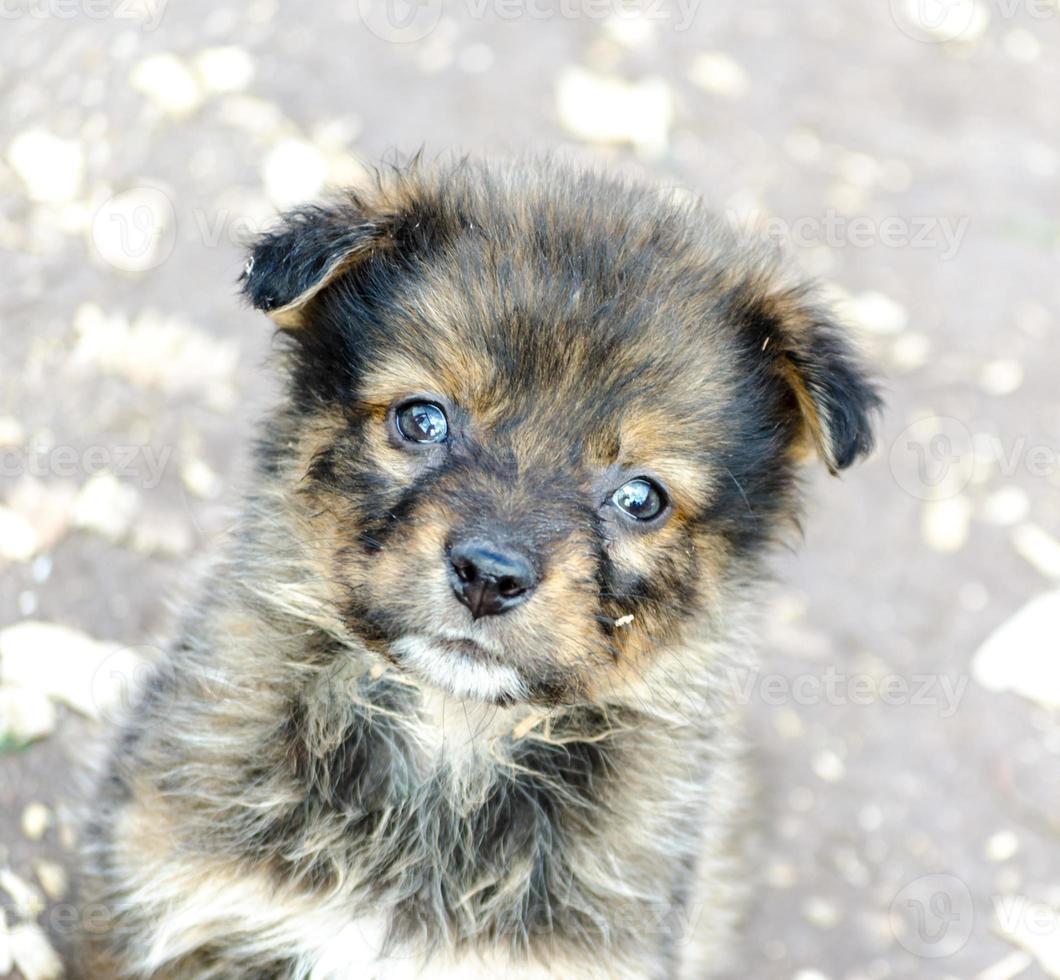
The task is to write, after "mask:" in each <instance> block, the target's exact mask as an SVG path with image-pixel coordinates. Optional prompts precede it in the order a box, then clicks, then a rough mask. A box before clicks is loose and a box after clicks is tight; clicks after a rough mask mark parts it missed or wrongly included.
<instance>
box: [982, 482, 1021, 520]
mask: <svg viewBox="0 0 1060 980" xmlns="http://www.w3.org/2000/svg"><path fill="white" fill-rule="evenodd" d="M1030 510H1031V501H1030V498H1029V497H1028V496H1027V494H1026V493H1025V492H1024V490H1023V489H1022V488H1021V487H1018V486H1015V485H1014V484H1013V485H1011V486H1007V487H1001V488H1000V489H998V490H995V491H994V492H993V493H992V494H990V496H989V497H987V498H986V500H984V501H983V508H982V517H983V520H984V521H987V522H988V523H990V524H994V525H997V526H998V527H1012V526H1013V525H1014V524H1019V522H1020V521H1022V520H1024V519H1025V518H1026V516H1027V515H1028V514H1029V513H1030Z"/></svg>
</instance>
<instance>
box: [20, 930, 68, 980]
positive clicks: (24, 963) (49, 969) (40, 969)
mask: <svg viewBox="0 0 1060 980" xmlns="http://www.w3.org/2000/svg"><path fill="white" fill-rule="evenodd" d="M9 942H10V945H11V958H12V959H13V960H14V962H15V966H16V967H18V969H19V970H20V971H21V973H22V977H23V980H59V977H61V976H62V975H63V964H62V961H61V960H60V959H59V954H58V953H56V952H55V950H54V949H52V945H51V943H50V942H48V937H47V936H46V935H45V934H44V930H43V929H41V927H40V926H38V925H37V924H36V923H34V922H21V923H19V924H18V925H17V926H15V927H14V928H13V929H12V930H11V932H10V934H9Z"/></svg>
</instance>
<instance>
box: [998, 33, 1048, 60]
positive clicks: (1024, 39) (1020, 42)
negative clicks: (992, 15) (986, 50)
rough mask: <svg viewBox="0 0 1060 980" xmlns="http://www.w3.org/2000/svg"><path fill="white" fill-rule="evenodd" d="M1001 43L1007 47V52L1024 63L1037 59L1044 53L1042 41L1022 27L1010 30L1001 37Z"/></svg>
mask: <svg viewBox="0 0 1060 980" xmlns="http://www.w3.org/2000/svg"><path fill="white" fill-rule="evenodd" d="M1001 45H1002V47H1003V48H1004V49H1005V54H1007V55H1008V56H1009V57H1010V58H1012V59H1013V60H1015V61H1021V62H1023V63H1024V64H1030V62H1032V61H1037V60H1038V57H1039V55H1041V53H1042V42H1041V41H1039V40H1038V38H1036V37H1035V36H1034V35H1033V34H1032V33H1031V32H1030V31H1028V30H1025V29H1024V28H1022V27H1017V28H1015V29H1014V30H1011V31H1009V32H1008V33H1007V34H1006V35H1005V36H1004V37H1003V38H1002V39H1001Z"/></svg>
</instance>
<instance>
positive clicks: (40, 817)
mask: <svg viewBox="0 0 1060 980" xmlns="http://www.w3.org/2000/svg"><path fill="white" fill-rule="evenodd" d="M50 823H51V813H50V812H49V811H48V808H47V807H46V806H45V805H44V804H43V803H30V804H29V805H28V806H27V807H26V808H25V809H24V810H23V811H22V833H23V834H25V835H26V837H28V838H29V839H30V840H40V839H41V838H42V837H43V836H44V832H45V831H46V830H47V829H48V825H49V824H50Z"/></svg>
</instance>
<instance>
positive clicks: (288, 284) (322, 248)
mask: <svg viewBox="0 0 1060 980" xmlns="http://www.w3.org/2000/svg"><path fill="white" fill-rule="evenodd" d="M388 224H389V222H388V221H387V218H386V216H384V215H383V214H381V213H379V212H378V211H375V210H373V209H371V208H369V207H368V206H366V205H365V204H364V202H362V201H360V200H359V199H358V198H356V197H351V198H350V199H349V200H348V201H346V202H344V203H341V204H335V205H331V206H321V205H310V206H307V207H303V208H298V209H296V210H294V211H289V212H288V213H287V214H285V215H284V216H283V218H282V220H281V223H280V225H279V226H278V227H277V228H275V229H273V230H272V231H268V232H265V233H264V234H263V235H261V237H260V238H258V239H257V241H256V242H255V243H254V245H253V247H252V249H251V253H250V257H249V258H248V259H247V264H246V266H245V267H244V269H243V275H242V276H241V277H240V284H241V287H242V290H243V294H244V295H245V296H246V297H247V298H248V299H249V300H250V302H251V303H252V304H253V305H254V307H255V308H257V309H259V310H261V311H262V312H263V313H266V314H268V315H269V316H270V317H271V318H272V320H273V321H274V322H275V323H276V325H277V326H278V327H280V328H281V329H283V330H298V329H299V328H300V327H302V326H303V324H304V322H305V309H306V306H307V304H308V303H309V301H310V300H311V299H312V298H313V297H314V296H316V295H317V293H319V292H320V291H321V290H322V289H324V287H325V286H327V285H328V284H329V283H331V282H334V281H335V279H336V278H338V277H339V276H340V275H342V274H343V273H344V272H346V271H347V270H348V269H350V268H352V267H353V266H354V265H356V264H357V263H358V262H360V261H362V260H363V259H365V258H367V256H368V255H370V254H371V253H372V252H373V251H375V250H376V249H378V248H380V247H382V246H383V245H384V244H385V243H386V241H387V240H388V239H389V237H390V236H389V232H388V230H387V229H388Z"/></svg>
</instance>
